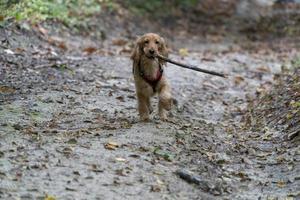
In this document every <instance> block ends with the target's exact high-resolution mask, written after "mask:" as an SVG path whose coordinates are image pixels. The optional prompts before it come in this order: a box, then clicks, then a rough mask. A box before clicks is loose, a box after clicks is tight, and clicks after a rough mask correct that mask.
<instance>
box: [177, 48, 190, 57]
mask: <svg viewBox="0 0 300 200" xmlns="http://www.w3.org/2000/svg"><path fill="white" fill-rule="evenodd" d="M179 55H180V56H181V57H185V56H188V55H189V51H188V49H186V48H182V49H179Z"/></svg>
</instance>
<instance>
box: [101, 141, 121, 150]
mask: <svg viewBox="0 0 300 200" xmlns="http://www.w3.org/2000/svg"><path fill="white" fill-rule="evenodd" d="M104 147H105V148H106V149H108V150H116V149H117V148H118V147H119V145H118V144H117V143H116V142H108V143H106V144H105V145H104Z"/></svg>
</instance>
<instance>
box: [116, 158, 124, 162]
mask: <svg viewBox="0 0 300 200" xmlns="http://www.w3.org/2000/svg"><path fill="white" fill-rule="evenodd" d="M115 160H116V161H118V162H125V161H126V159H125V158H120V157H118V158H116V159H115Z"/></svg>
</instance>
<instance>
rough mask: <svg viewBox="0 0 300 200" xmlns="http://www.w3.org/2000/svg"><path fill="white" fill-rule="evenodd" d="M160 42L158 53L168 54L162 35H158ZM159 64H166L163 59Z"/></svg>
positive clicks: (166, 55)
mask: <svg viewBox="0 0 300 200" xmlns="http://www.w3.org/2000/svg"><path fill="white" fill-rule="evenodd" d="M160 43H161V49H160V54H161V55H162V56H164V57H166V58H167V57H168V55H169V50H168V45H167V43H166V41H165V39H164V38H163V37H160ZM160 63H161V64H163V65H164V64H166V62H165V61H160Z"/></svg>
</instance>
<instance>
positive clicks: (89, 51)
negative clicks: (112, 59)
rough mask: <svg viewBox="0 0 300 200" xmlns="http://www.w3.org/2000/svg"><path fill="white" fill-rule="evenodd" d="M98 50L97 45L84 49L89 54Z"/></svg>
mask: <svg viewBox="0 0 300 200" xmlns="http://www.w3.org/2000/svg"><path fill="white" fill-rule="evenodd" d="M96 51H97V48H95V47H86V48H84V49H83V52H85V53H86V54H88V55H90V54H92V53H94V52H96Z"/></svg>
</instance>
